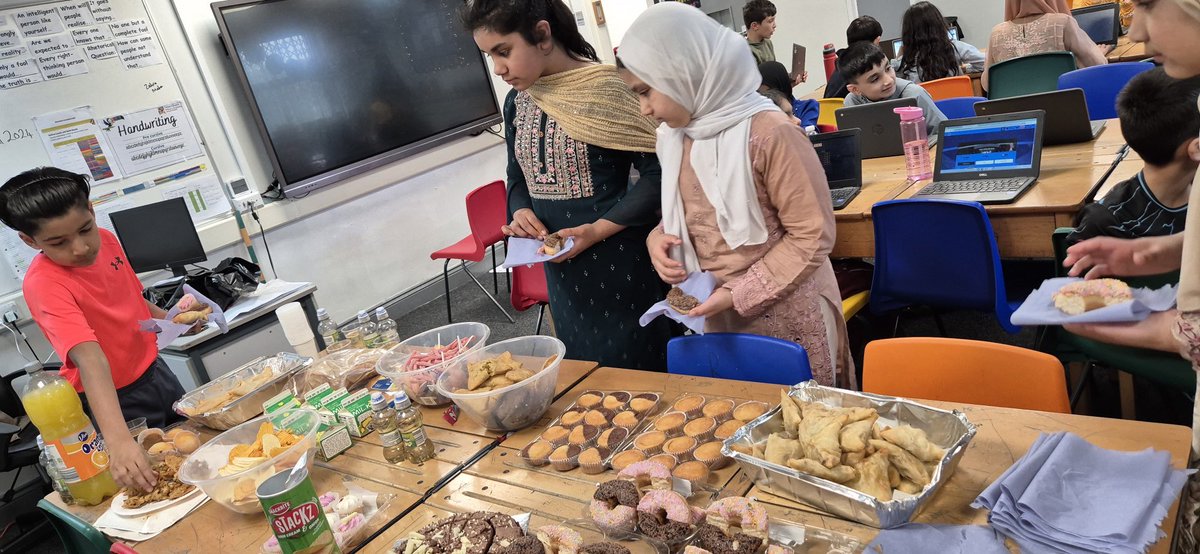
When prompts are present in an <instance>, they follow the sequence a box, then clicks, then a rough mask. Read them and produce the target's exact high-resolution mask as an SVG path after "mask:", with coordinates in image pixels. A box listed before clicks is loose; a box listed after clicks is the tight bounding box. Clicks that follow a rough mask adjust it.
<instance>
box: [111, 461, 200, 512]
mask: <svg viewBox="0 0 1200 554" xmlns="http://www.w3.org/2000/svg"><path fill="white" fill-rule="evenodd" d="M182 463H183V457H181V456H167V457H166V458H165V459H164V460H163V461H161V462H159V463H157V464H154V468H153V469H154V474H155V475H156V476H157V478H158V481H157V482H156V483H155V484H154V488H153V489H151V490H149V491H143V490H141V489H136V488H126V489H125V501H124V504H123V506H124V507H125V508H126V509H136V508H141V507H142V506H145V505H147V504H151V503H154V502H160V501H163V500H174V499H176V498H179V497H181V496H183V495H185V494H187V493H189V492H192V491H193V490H195V489H196V487H195V486H193V485H188V484H186V483H181V482H179V479H178V478H177V477H176V473H177V472H178V471H179V465H180V464H182Z"/></svg>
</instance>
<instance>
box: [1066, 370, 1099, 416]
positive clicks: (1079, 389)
mask: <svg viewBox="0 0 1200 554" xmlns="http://www.w3.org/2000/svg"><path fill="white" fill-rule="evenodd" d="M1094 366H1095V364H1093V363H1092V362H1090V361H1089V362H1087V363H1085V364H1083V375H1082V376H1080V377H1079V384H1078V385H1075V388H1074V389H1072V390H1071V398H1070V402H1071V413H1075V404H1077V403H1078V402H1079V397H1081V396H1083V389H1084V387H1087V383H1088V381H1090V380H1091V379H1092V368H1093V367H1094ZM1070 376H1071V370H1069V369H1068V370H1067V384H1068V385H1070V384H1071V382H1070Z"/></svg>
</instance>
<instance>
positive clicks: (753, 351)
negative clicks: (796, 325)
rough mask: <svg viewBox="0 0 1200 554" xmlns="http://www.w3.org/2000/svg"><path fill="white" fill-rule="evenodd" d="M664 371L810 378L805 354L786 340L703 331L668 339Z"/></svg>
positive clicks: (788, 380) (767, 379) (779, 381)
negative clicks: (702, 332)
mask: <svg viewBox="0 0 1200 554" xmlns="http://www.w3.org/2000/svg"><path fill="white" fill-rule="evenodd" d="M667 373H673V374H677V375H694V376H696V377H716V378H718V379H735V380H738V381H753V382H755V383H770V384H773V385H794V384H796V383H800V382H804V381H807V380H809V379H812V368H811V367H809V365H808V353H807V352H805V351H804V347H803V346H800V345H799V344H796V343H794V342H792V341H789V340H783V339H777V338H775V337H764V336H762V335H750V334H744V333H705V334H703V335H687V336H683V337H675V338H673V339H671V340H670V341H669V342H667Z"/></svg>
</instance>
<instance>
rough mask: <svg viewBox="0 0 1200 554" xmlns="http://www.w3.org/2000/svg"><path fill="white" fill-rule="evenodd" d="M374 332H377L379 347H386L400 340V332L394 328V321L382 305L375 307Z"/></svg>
mask: <svg viewBox="0 0 1200 554" xmlns="http://www.w3.org/2000/svg"><path fill="white" fill-rule="evenodd" d="M375 332H377V333H379V348H386V347H388V346H392V345H395V344H398V343H399V342H400V332H399V331H398V330H397V329H396V322H395V321H393V320H392V318H391V317H390V316H388V313H387V310H386V309H384V308H382V307H379V308H376V309H375Z"/></svg>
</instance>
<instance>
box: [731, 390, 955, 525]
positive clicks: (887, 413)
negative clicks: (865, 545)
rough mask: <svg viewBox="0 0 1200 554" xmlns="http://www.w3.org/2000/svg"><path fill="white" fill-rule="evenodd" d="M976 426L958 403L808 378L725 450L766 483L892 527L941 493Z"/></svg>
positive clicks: (781, 492)
mask: <svg viewBox="0 0 1200 554" xmlns="http://www.w3.org/2000/svg"><path fill="white" fill-rule="evenodd" d="M975 431H976V429H975V425H973V424H972V423H971V422H970V421H967V418H966V416H964V415H963V414H962V413H960V412H958V411H954V412H950V411H946V410H940V409H937V408H933V407H930V406H925V405H922V404H918V403H916V402H912V401H910V400H905V399H902V398H896V397H891V396H881V395H876V394H868V393H861V392H854V391H848V390H843V389H836V388H831V387H824V386H821V385H818V384H817V383H816V382H815V381H806V382H804V383H800V384H799V385H796V386H795V387H793V388H792V389H791V390H790V391H780V404H779V405H778V406H776V407H775V408H774V409H773V410H771V411H769V412H767V413H766V414H763V415H762V416H761V417H759V418H758V419H756V420H754V421H752V422H750V423H749V424H747V425H746V426H745V427H742V428H741V429H740V430H738V432H737V433H735V434H734V435H733V436H732V437H730V438H729V439H727V440H726V441H725V445H724V446H723V448H722V453H723V454H725V455H726V456H729V457H731V458H733V459H734V460H736V461H737V462H738V464H740V465H741V467H742V470H743V471H745V472H746V474H747V475H748V476H749V477H750V479H751V480H753V481H754V483H755V484H756V485H758V486H759V487H760V488H762V489H764V490H765V491H766V492H770V493H772V494H777V495H780V496H783V497H790V498H792V499H794V500H796V501H798V502H801V503H804V504H807V505H809V506H812V507H814V508H817V509H820V510H824V511H826V512H829V513H831V514H833V515H836V516H838V517H843V518H846V519H850V520H853V521H857V522H859V523H863V524H866V525H870V526H872V527H876V528H882V529H889V528H892V527H897V526H899V525H903V524H905V523H908V522H909V521H911V520H912V518H913V516H914V515H916V513H917V512H918V511H919V510H920V509H921V508H922V507H923V506H924V505H925V504H927V503H928V502H929V501H930V500H931V499H932V498H933V497H934V495H936V494H937V491H938V489H939V488H941V486H942V484H943V483H945V482H946V481H947V480H949V478H950V475H951V474H952V473H954V469H955V467H957V466H958V461H959V459H960V458H961V457H962V455H963V452H965V451H966V449H967V444H968V443H970V442H971V439H972V438H973V437H974V436H975Z"/></svg>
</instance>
